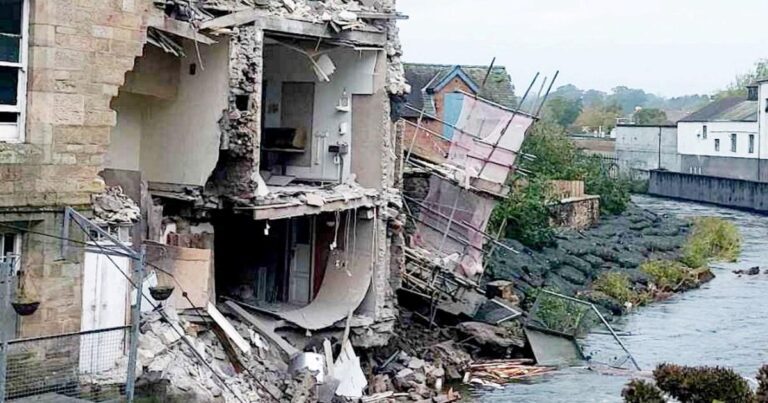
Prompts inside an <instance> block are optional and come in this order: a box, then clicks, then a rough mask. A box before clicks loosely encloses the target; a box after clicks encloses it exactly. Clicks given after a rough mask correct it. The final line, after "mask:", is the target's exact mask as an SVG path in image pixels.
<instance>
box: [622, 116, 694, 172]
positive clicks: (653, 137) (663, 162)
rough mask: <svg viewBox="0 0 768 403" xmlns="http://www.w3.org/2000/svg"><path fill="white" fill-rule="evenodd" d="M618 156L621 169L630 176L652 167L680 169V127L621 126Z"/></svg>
mask: <svg viewBox="0 0 768 403" xmlns="http://www.w3.org/2000/svg"><path fill="white" fill-rule="evenodd" d="M615 133H616V159H617V160H618V165H619V170H620V171H621V172H622V173H624V174H627V175H630V176H633V177H634V176H638V175H641V176H645V175H647V171H648V170H651V169H666V170H669V171H675V172H677V171H679V170H680V166H681V165H680V155H679V154H678V153H677V128H676V127H667V126H618V127H616V130H615Z"/></svg>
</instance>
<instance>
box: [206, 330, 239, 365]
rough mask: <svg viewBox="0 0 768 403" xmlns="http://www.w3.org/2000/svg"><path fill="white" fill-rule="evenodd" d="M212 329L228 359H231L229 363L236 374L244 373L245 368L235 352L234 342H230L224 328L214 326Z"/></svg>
mask: <svg viewBox="0 0 768 403" xmlns="http://www.w3.org/2000/svg"><path fill="white" fill-rule="evenodd" d="M211 329H213V333H214V334H215V335H216V337H218V338H219V341H220V342H221V346H222V347H223V348H224V353H225V354H226V355H227V358H229V362H231V363H232V367H233V368H235V372H236V373H238V374H239V373H241V372H243V371H244V370H245V367H244V366H243V363H242V362H240V357H238V356H237V353H236V352H235V349H234V347H232V342H230V341H229V338H228V337H227V334H226V333H224V330H223V329H222V328H220V327H219V326H216V325H213V327H212V328H211Z"/></svg>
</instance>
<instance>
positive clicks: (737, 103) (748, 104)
mask: <svg viewBox="0 0 768 403" xmlns="http://www.w3.org/2000/svg"><path fill="white" fill-rule="evenodd" d="M757 108H758V105H757V101H747V100H746V99H745V98H744V97H728V98H723V99H721V100H719V101H715V102H712V103H711V104H709V105H707V106H705V107H703V108H701V109H699V110H698V111H696V112H693V113H691V114H690V115H688V116H686V117H684V118H683V119H680V120H679V122H717V121H720V122H723V121H725V122H757Z"/></svg>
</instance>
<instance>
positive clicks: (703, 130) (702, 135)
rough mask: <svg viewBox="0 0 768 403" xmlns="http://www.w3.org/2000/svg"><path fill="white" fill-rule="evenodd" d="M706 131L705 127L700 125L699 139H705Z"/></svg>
mask: <svg viewBox="0 0 768 403" xmlns="http://www.w3.org/2000/svg"><path fill="white" fill-rule="evenodd" d="M707 131H708V128H707V125H702V126H701V138H702V139H706V138H707Z"/></svg>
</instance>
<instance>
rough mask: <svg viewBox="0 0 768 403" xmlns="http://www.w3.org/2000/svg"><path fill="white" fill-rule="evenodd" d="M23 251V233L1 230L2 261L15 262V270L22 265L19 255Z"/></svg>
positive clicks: (0, 249) (0, 250)
mask: <svg viewBox="0 0 768 403" xmlns="http://www.w3.org/2000/svg"><path fill="white" fill-rule="evenodd" d="M20 253H21V234H17V233H13V232H5V233H3V232H0V262H3V261H6V260H7V261H10V262H12V263H13V264H14V271H18V270H19V267H20V266H21V262H20V261H19V255H20Z"/></svg>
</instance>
